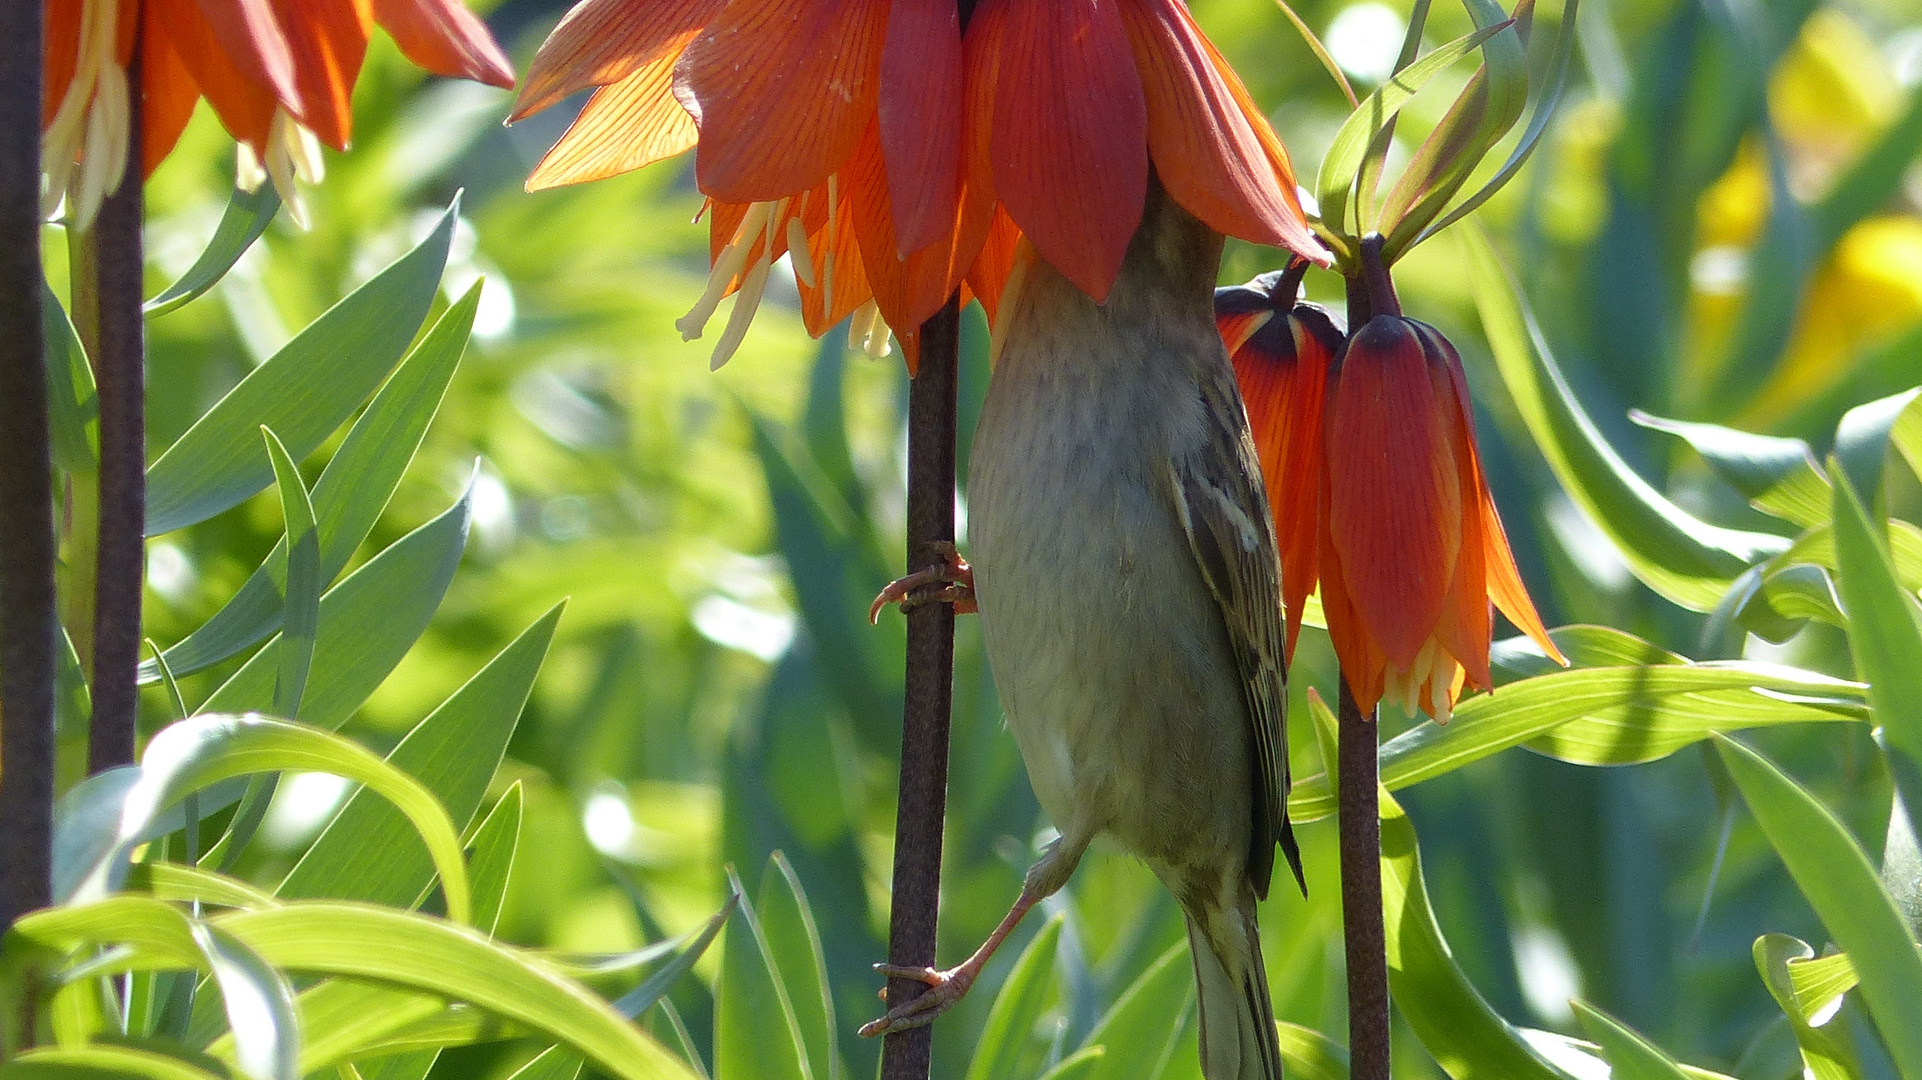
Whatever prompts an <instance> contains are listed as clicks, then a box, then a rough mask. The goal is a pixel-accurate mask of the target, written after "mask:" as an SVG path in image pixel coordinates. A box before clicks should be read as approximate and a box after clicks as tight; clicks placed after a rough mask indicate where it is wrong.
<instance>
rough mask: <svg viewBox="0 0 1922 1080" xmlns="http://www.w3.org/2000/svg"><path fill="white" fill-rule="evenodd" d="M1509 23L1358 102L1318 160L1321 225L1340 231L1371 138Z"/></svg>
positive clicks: (1419, 64) (1457, 43) (1433, 56)
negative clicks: (1319, 164)
mask: <svg viewBox="0 0 1922 1080" xmlns="http://www.w3.org/2000/svg"><path fill="white" fill-rule="evenodd" d="M1508 25H1509V24H1507V23H1498V24H1496V25H1493V26H1484V27H1482V28H1480V29H1478V30H1476V31H1475V32H1474V33H1471V34H1465V35H1463V36H1462V37H1458V38H1456V39H1455V40H1453V41H1451V42H1449V43H1448V44H1446V45H1443V46H1441V47H1440V48H1437V49H1435V50H1434V51H1433V52H1430V53H1429V54H1428V55H1427V56H1424V57H1422V58H1421V59H1419V60H1417V61H1415V62H1414V63H1412V64H1410V65H1408V66H1407V67H1405V68H1403V69H1401V70H1400V71H1398V72H1396V73H1395V74H1394V75H1393V76H1392V77H1390V78H1389V79H1388V81H1387V82H1384V83H1382V84H1381V85H1380V86H1378V87H1376V88H1375V92H1374V93H1372V94H1369V95H1368V96H1367V97H1366V98H1363V99H1362V102H1361V106H1360V107H1359V108H1357V109H1356V110H1355V111H1354V112H1352V113H1350V114H1349V115H1348V119H1347V120H1346V121H1344V122H1343V123H1342V125H1341V130H1340V131H1338V132H1336V133H1335V141H1334V142H1332V143H1330V144H1329V146H1328V153H1327V154H1325V155H1323V157H1322V159H1321V172H1320V173H1319V174H1317V176H1316V178H1315V198H1316V200H1317V201H1318V202H1319V203H1320V204H1321V218H1322V222H1323V223H1324V224H1326V225H1327V226H1328V227H1329V228H1331V229H1334V230H1336V231H1337V232H1339V231H1342V230H1343V229H1345V228H1346V225H1345V224H1344V222H1345V220H1346V218H1347V216H1348V205H1349V194H1350V189H1351V188H1352V187H1353V186H1354V183H1355V174H1356V172H1357V170H1359V169H1360V168H1361V162H1362V158H1363V156H1364V155H1365V154H1367V152H1368V144H1369V143H1370V142H1372V141H1373V140H1374V138H1375V134H1376V133H1377V132H1379V131H1380V130H1381V129H1382V128H1383V127H1386V126H1387V125H1388V123H1389V122H1390V121H1391V120H1393V119H1394V118H1395V116H1396V115H1397V114H1399V113H1400V112H1401V107H1402V106H1403V105H1406V104H1408V101H1409V99H1410V98H1412V97H1414V96H1415V94H1416V93H1417V92H1418V91H1420V90H1421V88H1422V87H1423V86H1425V85H1427V83H1428V81H1429V80H1430V79H1433V78H1434V77H1435V76H1437V75H1439V74H1441V73H1442V72H1443V71H1445V70H1447V69H1448V68H1449V66H1451V65H1452V64H1454V63H1455V62H1456V61H1457V60H1460V59H1461V58H1462V57H1464V56H1467V55H1468V54H1469V53H1471V52H1473V51H1475V49H1476V48H1477V47H1478V46H1480V45H1481V44H1482V43H1483V42H1485V41H1487V40H1488V39H1490V38H1492V37H1494V36H1495V35H1496V34H1499V33H1501V32H1502V31H1503V30H1505V29H1507V28H1508Z"/></svg>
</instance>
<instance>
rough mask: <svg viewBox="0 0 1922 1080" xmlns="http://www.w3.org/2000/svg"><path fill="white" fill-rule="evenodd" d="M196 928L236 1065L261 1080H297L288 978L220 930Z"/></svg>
mask: <svg viewBox="0 0 1922 1080" xmlns="http://www.w3.org/2000/svg"><path fill="white" fill-rule="evenodd" d="M192 930H193V935H194V941H195V942H196V943H197V944H198V945H199V946H200V951H201V953H202V955H204V956H205V957H206V958H207V966H208V969H209V970H211V971H212V972H213V976H214V984H215V985H216V986H218V987H220V1000H221V1004H222V1005H224V1006H225V1007H226V1010H227V1027H228V1029H229V1030H230V1031H232V1032H233V1035H234V1038H233V1042H232V1044H231V1045H232V1051H233V1062H234V1064H235V1065H237V1066H239V1067H240V1071H241V1072H244V1073H246V1074H247V1075H249V1076H252V1077H256V1078H259V1080H298V1077H299V1076H300V1075H301V1071H302V1070H301V1069H300V1024H299V1021H298V1020H297V1019H296V1018H295V1016H294V992H293V990H292V988H290V987H289V986H288V985H287V980H286V979H283V978H281V976H280V973H279V972H277V971H275V970H274V969H273V968H271V967H269V966H268V965H267V963H266V961H264V960H262V959H261V958H260V957H259V956H258V955H257V954H255V952H254V951H253V950H252V949H250V948H248V947H247V945H246V943H244V942H242V941H240V940H238V939H236V938H235V937H234V936H233V935H232V934H230V933H228V932H227V931H225V930H223V929H221V928H220V927H217V926H210V925H208V924H207V923H204V922H198V921H196V922H194V923H193V924H192Z"/></svg>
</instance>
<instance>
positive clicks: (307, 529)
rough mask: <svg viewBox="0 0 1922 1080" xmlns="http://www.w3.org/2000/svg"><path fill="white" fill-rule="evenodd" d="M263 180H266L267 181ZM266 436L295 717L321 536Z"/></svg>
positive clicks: (303, 490)
mask: <svg viewBox="0 0 1922 1080" xmlns="http://www.w3.org/2000/svg"><path fill="white" fill-rule="evenodd" d="M263 186H265V185H263ZM260 433H261V435H262V436H263V437H264V438H265V439H266V440H267V457H268V460H269V461H271V462H272V463H273V467H274V481H275V483H276V484H277V485H278V486H279V487H280V510H281V517H282V519H283V520H285V521H286V523H287V535H286V538H285V539H284V541H283V544H284V545H285V550H286V570H285V571H283V577H284V580H285V581H286V583H287V606H286V611H285V615H284V617H283V620H282V628H281V634H280V670H279V672H278V678H277V679H276V680H275V682H274V707H273V712H274V715H276V716H281V717H285V718H286V719H288V720H295V719H298V718H299V717H300V695H301V693H302V692H303V691H304V690H305V689H306V686H307V671H308V668H309V666H310V665H311V664H312V663H313V662H314V635H315V633H316V632H317V631H318V630H319V627H320V585H321V582H320V538H319V536H318V534H317V533H316V532H315V530H314V504H313V502H312V500H310V499H309V498H308V496H307V485H306V483H305V482H304V481H302V480H301V478H300V469H299V467H297V466H296V465H295V464H294V459H293V458H291V457H289V456H287V448H286V447H285V446H283V445H281V442H280V437H279V436H277V435H275V434H274V429H273V428H270V427H262V428H261V429H260Z"/></svg>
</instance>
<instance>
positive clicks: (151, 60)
mask: <svg viewBox="0 0 1922 1080" xmlns="http://www.w3.org/2000/svg"><path fill="white" fill-rule="evenodd" d="M140 84H141V85H140V159H141V170H142V171H141V175H142V176H143V177H144V176H152V175H153V171H154V170H155V169H156V168H159V167H160V163H161V162H162V161H165V160H166V159H167V155H168V154H170V153H173V148H174V146H175V144H177V143H178V142H180V133H181V132H183V131H185V130H187V121H189V120H192V119H193V115H194V107H195V106H197V105H199V104H200V88H199V87H198V86H196V85H194V77H193V74H192V73H191V72H189V71H188V70H187V65H186V64H184V63H182V62H181V60H180V56H179V54H177V53H175V52H174V49H173V45H172V43H170V42H169V41H168V39H167V35H165V34H163V33H158V32H150V33H147V34H144V35H142V37H141V39H140Z"/></svg>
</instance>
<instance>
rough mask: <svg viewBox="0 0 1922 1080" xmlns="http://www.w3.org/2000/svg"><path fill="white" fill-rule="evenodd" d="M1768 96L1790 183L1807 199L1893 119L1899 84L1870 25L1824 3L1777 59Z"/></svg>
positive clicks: (1815, 195)
mask: <svg viewBox="0 0 1922 1080" xmlns="http://www.w3.org/2000/svg"><path fill="white" fill-rule="evenodd" d="M1768 100H1769V119H1770V120H1771V121H1772V122H1773V123H1774V125H1775V131H1776V134H1778V135H1779V136H1780V137H1781V139H1782V141H1783V143H1784V144H1785V145H1786V146H1787V147H1788V150H1789V154H1788V164H1789V186H1790V187H1791V188H1792V189H1793V190H1794V191H1795V194H1796V196H1797V197H1798V198H1802V199H1811V198H1818V197H1820V196H1821V194H1822V193H1823V192H1824V191H1826V190H1827V188H1828V186H1829V184H1830V183H1831V182H1832V181H1833V180H1834V178H1835V176H1836V174H1837V173H1838V172H1839V171H1840V170H1841V169H1842V168H1843V167H1844V166H1846V165H1848V164H1849V163H1850V162H1851V161H1853V160H1854V159H1855V156H1856V155H1857V154H1858V153H1860V152H1861V151H1862V150H1863V149H1864V148H1866V147H1867V145H1868V144H1869V141H1870V140H1872V139H1873V138H1875V136H1877V135H1879V134H1881V133H1882V129H1883V128H1885V127H1887V126H1888V125H1889V124H1890V123H1892V122H1893V121H1894V120H1895V117H1896V114H1897V113H1899V112H1900V111H1901V109H1902V87H1901V85H1900V84H1898V83H1897V82H1896V81H1895V76H1894V74H1893V73H1891V72H1890V71H1889V68H1888V64H1887V63H1885V62H1884V61H1883V59H1882V52H1881V50H1880V49H1879V48H1877V47H1876V43H1875V41H1874V40H1873V39H1871V38H1870V37H1869V35H1868V33H1867V32H1865V31H1864V30H1863V29H1862V28H1861V27H1860V26H1858V25H1857V24H1856V23H1855V22H1854V21H1853V20H1851V19H1850V18H1849V17H1848V16H1847V15H1844V14H1842V13H1841V12H1840V11H1837V10H1835V9H1833V8H1823V9H1821V10H1819V11H1817V12H1815V13H1814V14H1813V15H1810V16H1809V20H1808V22H1807V23H1805V24H1803V27H1802V33H1801V34H1800V35H1799V36H1798V37H1797V38H1796V39H1795V44H1794V45H1793V46H1791V47H1790V48H1789V50H1788V52H1787V53H1786V54H1784V55H1783V57H1782V60H1781V62H1780V63H1778V64H1777V65H1776V67H1775V72H1774V74H1773V75H1772V76H1771V77H1770V79H1769V93H1768Z"/></svg>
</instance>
